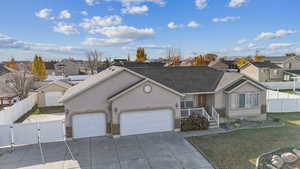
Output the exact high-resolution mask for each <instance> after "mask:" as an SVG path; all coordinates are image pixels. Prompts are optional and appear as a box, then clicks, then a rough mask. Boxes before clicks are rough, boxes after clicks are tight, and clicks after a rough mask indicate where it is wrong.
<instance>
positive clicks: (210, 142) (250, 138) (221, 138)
mask: <svg viewBox="0 0 300 169" xmlns="http://www.w3.org/2000/svg"><path fill="white" fill-rule="evenodd" d="M270 116H271V117H273V118H280V119H281V120H282V121H284V122H285V123H286V125H285V126H284V127H279V128H278V127H277V128H264V129H246V130H238V131H235V132H232V133H226V134H218V135H211V136H200V137H190V138H188V141H189V142H191V143H192V144H193V145H194V146H195V147H196V148H197V149H198V150H201V152H203V153H204V154H205V155H206V156H207V158H208V159H209V160H210V161H211V163H212V164H213V165H214V166H216V167H217V168H219V169H248V168H249V169H251V168H253V167H254V165H253V164H252V163H253V159H256V158H257V157H258V156H259V155H261V154H262V153H266V152H270V151H272V150H274V149H277V148H284V147H289V146H300V134H299V133H300V126H299V125H294V124H291V123H289V121H297V120H300V113H285V114H270ZM250 161H252V163H251V162H250Z"/></svg>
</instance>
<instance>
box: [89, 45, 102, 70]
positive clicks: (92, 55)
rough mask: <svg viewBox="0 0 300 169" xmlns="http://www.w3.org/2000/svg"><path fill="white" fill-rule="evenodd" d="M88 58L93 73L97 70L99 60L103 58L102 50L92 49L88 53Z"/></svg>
mask: <svg viewBox="0 0 300 169" xmlns="http://www.w3.org/2000/svg"><path fill="white" fill-rule="evenodd" d="M86 58H87V60H88V62H87V66H88V68H89V69H90V70H91V73H92V74H94V73H95V70H97V67H98V64H99V62H100V61H101V59H102V52H100V51H97V50H91V51H89V52H87V53H86Z"/></svg>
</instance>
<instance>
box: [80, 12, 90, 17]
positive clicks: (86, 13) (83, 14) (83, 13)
mask: <svg viewBox="0 0 300 169" xmlns="http://www.w3.org/2000/svg"><path fill="white" fill-rule="evenodd" d="M80 14H81V15H82V16H88V15H89V13H88V12H87V11H81V12H80Z"/></svg>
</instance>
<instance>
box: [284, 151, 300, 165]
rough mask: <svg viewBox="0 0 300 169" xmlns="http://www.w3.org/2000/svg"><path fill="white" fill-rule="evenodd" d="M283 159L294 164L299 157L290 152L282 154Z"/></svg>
mask: <svg viewBox="0 0 300 169" xmlns="http://www.w3.org/2000/svg"><path fill="white" fill-rule="evenodd" d="M281 158H282V159H283V161H284V162H286V163H293V162H295V161H297V159H298V157H297V156H296V155H295V154H293V153H290V152H287V153H283V154H281Z"/></svg>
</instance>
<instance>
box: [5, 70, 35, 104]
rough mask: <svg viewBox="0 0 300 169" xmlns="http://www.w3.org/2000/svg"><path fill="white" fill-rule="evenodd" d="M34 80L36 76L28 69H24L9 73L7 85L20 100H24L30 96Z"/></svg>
mask: <svg viewBox="0 0 300 169" xmlns="http://www.w3.org/2000/svg"><path fill="white" fill-rule="evenodd" d="M33 82H34V76H33V75H31V74H30V73H29V72H28V71H25V70H22V71H15V72H11V73H9V74H8V77H7V80H6V85H7V87H9V88H10V89H12V90H13V91H14V92H15V93H16V95H17V96H18V97H19V99H20V100H23V99H25V98H26V97H27V96H28V93H29V91H30V89H31V88H32V86H33Z"/></svg>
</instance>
